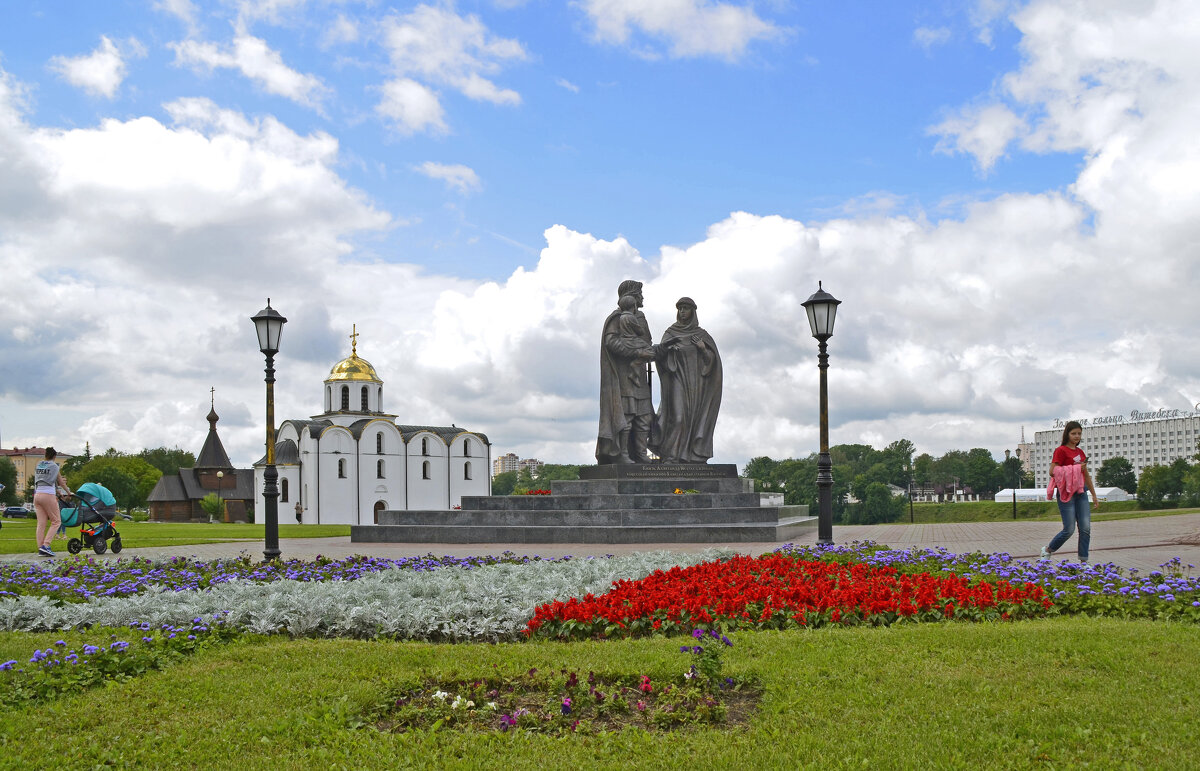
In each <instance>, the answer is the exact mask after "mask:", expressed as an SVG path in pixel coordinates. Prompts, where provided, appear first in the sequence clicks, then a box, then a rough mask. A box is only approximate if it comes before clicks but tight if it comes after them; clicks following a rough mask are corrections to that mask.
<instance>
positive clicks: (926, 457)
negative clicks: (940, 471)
mask: <svg viewBox="0 0 1200 771" xmlns="http://www.w3.org/2000/svg"><path fill="white" fill-rule="evenodd" d="M933 474H934V460H933V456H932V455H930V454H929V453H927V452H923V453H921V454H920V455H918V456H917V457H915V458H913V483H914V484H918V485H927V484H929V483H930V482H932V481H933Z"/></svg>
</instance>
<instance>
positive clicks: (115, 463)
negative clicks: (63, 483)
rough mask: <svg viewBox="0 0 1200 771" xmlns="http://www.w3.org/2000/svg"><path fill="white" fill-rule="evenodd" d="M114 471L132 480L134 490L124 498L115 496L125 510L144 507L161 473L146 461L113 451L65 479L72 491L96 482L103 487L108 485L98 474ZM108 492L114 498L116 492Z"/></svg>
mask: <svg viewBox="0 0 1200 771" xmlns="http://www.w3.org/2000/svg"><path fill="white" fill-rule="evenodd" d="M110 468H111V469H116V470H117V471H120V472H121V473H122V474H124V475H126V476H128V477H129V478H131V479H132V480H133V483H134V489H133V490H132V491H130V492H129V493H127V494H126V495H125V496H124V497H122V496H117V499H118V500H119V501H121V505H122V506H124V507H125V508H127V509H132V508H140V507H142V506H145V505H146V498H147V496H149V495H150V491H151V490H153V489H154V485H155V484H157V483H158V480H159V477H161V476H162V472H161V471H159V470H158V469H156V468H155V467H154V466H151V465H150V464H149V463H147V462H146V461H144V460H142V459H141V458H138V457H136V456H132V455H121V454H120V453H117V452H116V451H115V450H110V452H106V453H105V454H104V455H98V456H96V457H94V458H92V459H91V460H90V461H89V462H88V463H87V464H86V465H84V467H83V468H81V469H80V470H79V471H78V472H76V473H75V474H73V475H70V476H68V477H67V484H68V485H70V486H71V489H72V490H74V489H76V488H78V487H79V485H81V484H83V483H84V482H96V483H98V484H102V485H104V486H105V487H108V485H106V484H104V482H101V481H100V479H99V478H98V476H97V475H98V474H100V473H101V472H103V471H104V470H106V469H110ZM108 489H109V491H110V492H111V493H112V494H113V495H114V496H115V495H117V491H116V490H113V489H112V488H111V487H109V488H108Z"/></svg>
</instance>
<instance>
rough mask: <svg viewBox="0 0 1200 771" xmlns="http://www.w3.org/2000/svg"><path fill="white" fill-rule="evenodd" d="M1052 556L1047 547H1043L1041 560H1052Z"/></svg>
mask: <svg viewBox="0 0 1200 771" xmlns="http://www.w3.org/2000/svg"><path fill="white" fill-rule="evenodd" d="M1050 556H1051V555H1050V552H1049V550H1047V549H1046V547H1045V546H1043V547H1042V556H1041V557H1039V559H1044V560H1048V559H1050Z"/></svg>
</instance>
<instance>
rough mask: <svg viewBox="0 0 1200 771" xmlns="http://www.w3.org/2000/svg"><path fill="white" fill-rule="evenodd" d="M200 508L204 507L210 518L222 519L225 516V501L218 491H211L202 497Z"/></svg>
mask: <svg viewBox="0 0 1200 771" xmlns="http://www.w3.org/2000/svg"><path fill="white" fill-rule="evenodd" d="M200 508H202V509H204V511H205V513H207V514H208V516H209V517H210V518H214V519H217V520H221V519H223V518H224V515H225V512H224V511H223V509H224V508H225V501H224V500H223V499H222V498H221V496H219V495H217V494H216V493H209V494H208V495H206V496H204V497H203V498H201V499H200Z"/></svg>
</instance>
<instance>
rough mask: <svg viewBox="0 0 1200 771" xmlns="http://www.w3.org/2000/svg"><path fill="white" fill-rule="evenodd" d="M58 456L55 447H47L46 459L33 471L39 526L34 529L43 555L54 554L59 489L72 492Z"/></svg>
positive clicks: (34, 504) (34, 499)
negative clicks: (52, 544)
mask: <svg viewBox="0 0 1200 771" xmlns="http://www.w3.org/2000/svg"><path fill="white" fill-rule="evenodd" d="M57 456H58V453H57V452H56V451H55V450H54V448H53V447H47V448H46V459H45V460H42V461H38V464H37V468H35V469H34V471H33V485H34V487H33V509H34V511H35V512H36V513H37V526H36V527H34V529H33V536H34V538H35V539H36V540H37V553H38V554H40V555H42V556H43V557H53V556H54V552H53V551H51V549H50V544H51V542H52V541H53V540H54V535H55V533H57V532H58V526H59V522H60V519H59V513H58V497H59V491H60V490H61V491H62V492H63V493H65V494H67V495H70V493H71V488H70V487H68V486H67V480H66V479H64V478H63V475H62V470H61V469H60V468H59V466H58V464H57V463H55V462H54V459H55V458H56V457H57Z"/></svg>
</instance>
